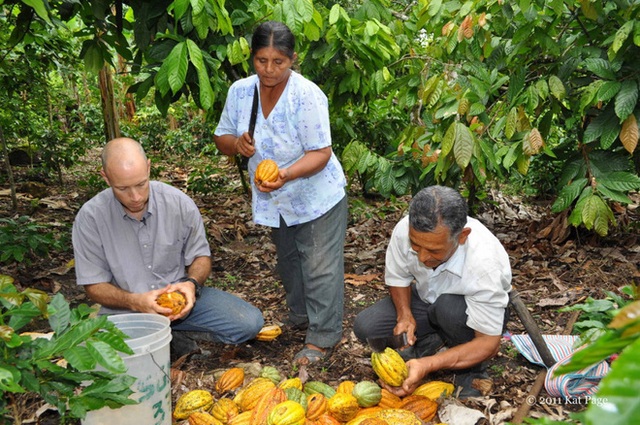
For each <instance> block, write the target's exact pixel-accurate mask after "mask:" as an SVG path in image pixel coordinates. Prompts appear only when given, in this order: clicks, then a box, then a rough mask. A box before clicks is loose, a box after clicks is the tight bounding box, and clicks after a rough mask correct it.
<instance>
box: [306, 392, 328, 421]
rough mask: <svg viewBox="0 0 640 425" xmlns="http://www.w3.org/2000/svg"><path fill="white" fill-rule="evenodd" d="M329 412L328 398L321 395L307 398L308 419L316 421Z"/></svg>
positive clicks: (312, 395)
mask: <svg viewBox="0 0 640 425" xmlns="http://www.w3.org/2000/svg"><path fill="white" fill-rule="evenodd" d="M326 411H327V398H326V397H325V396H324V395H323V394H321V393H314V394H311V395H309V396H308V397H307V419H310V420H316V419H318V418H319V417H320V416H321V415H323V414H324V413H325V412H326Z"/></svg>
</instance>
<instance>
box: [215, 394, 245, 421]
mask: <svg viewBox="0 0 640 425" xmlns="http://www.w3.org/2000/svg"><path fill="white" fill-rule="evenodd" d="M239 413H240V408H239V407H238V405H237V404H236V403H235V402H234V401H233V400H231V399H230V398H227V397H222V398H220V399H218V401H216V402H215V403H213V406H212V407H211V416H213V417H214V418H216V419H217V420H219V421H220V422H222V423H223V424H228V423H229V422H230V421H231V419H233V418H235V417H236V416H238V414H239Z"/></svg>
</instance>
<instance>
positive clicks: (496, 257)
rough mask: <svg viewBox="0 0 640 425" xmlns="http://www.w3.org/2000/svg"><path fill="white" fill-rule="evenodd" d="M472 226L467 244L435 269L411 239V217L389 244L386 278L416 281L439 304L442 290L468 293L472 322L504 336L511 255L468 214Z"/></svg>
mask: <svg viewBox="0 0 640 425" xmlns="http://www.w3.org/2000/svg"><path fill="white" fill-rule="evenodd" d="M465 227H469V228H471V233H470V234H469V236H468V237H467V240H466V242H465V243H464V245H459V246H458V248H457V249H456V251H455V252H454V253H453V255H452V256H451V258H449V259H448V260H447V261H446V262H444V263H442V264H441V265H440V266H438V267H437V268H436V269H435V270H434V269H432V268H429V267H427V266H425V265H424V264H423V263H422V262H420V260H419V258H418V255H417V253H416V251H414V250H413V249H412V248H411V242H410V240H409V216H405V217H404V218H403V219H402V220H400V221H399V222H398V224H397V225H396V227H395V228H394V229H393V233H392V235H391V240H390V241H389V246H388V248H387V255H386V259H385V261H386V264H385V283H386V284H387V285H388V286H399V287H407V286H409V285H411V283H412V282H414V281H415V284H416V289H417V290H418V294H419V295H420V298H421V299H422V300H423V301H426V302H428V303H433V302H435V300H436V299H437V298H438V297H439V296H440V295H442V294H454V295H463V296H464V298H465V301H466V302H467V316H468V319H467V326H469V327H470V328H471V329H474V330H477V331H479V332H482V333H484V334H486V335H501V334H502V327H503V321H504V320H503V319H504V310H505V308H506V307H507V304H508V303H509V291H511V265H510V262H509V255H508V254H507V252H506V251H505V249H504V247H503V246H502V244H501V243H500V241H499V240H498V238H496V237H495V236H494V235H493V234H492V233H491V232H490V231H489V229H487V228H486V227H485V226H484V225H483V224H482V223H481V222H479V221H478V220H476V219H474V218H471V217H467V224H466V225H465Z"/></svg>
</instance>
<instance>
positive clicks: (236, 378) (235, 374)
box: [216, 367, 244, 394]
mask: <svg viewBox="0 0 640 425" xmlns="http://www.w3.org/2000/svg"><path fill="white" fill-rule="evenodd" d="M243 382H244V369H242V368H241V367H232V368H231V369H227V370H226V371H225V372H224V373H223V374H222V375H220V378H218V380H217V381H216V391H217V392H218V393H220V394H223V393H226V392H228V391H233V390H235V389H236V388H238V387H240V386H242V383H243Z"/></svg>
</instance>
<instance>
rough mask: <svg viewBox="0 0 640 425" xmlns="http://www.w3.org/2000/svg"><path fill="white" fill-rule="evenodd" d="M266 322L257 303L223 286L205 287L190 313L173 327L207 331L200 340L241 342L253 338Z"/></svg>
mask: <svg viewBox="0 0 640 425" xmlns="http://www.w3.org/2000/svg"><path fill="white" fill-rule="evenodd" d="M263 325H264V319H263V318H262V312H261V311H260V310H259V309H258V308H256V307H255V306H253V305H251V304H249V303H248V302H246V301H244V300H243V299H241V298H239V297H237V296H235V295H233V294H230V293H228V292H225V291H222V290H220V289H217V288H210V287H203V288H202V293H201V294H200V297H199V298H198V300H197V301H196V304H195V306H194V307H193V309H192V310H191V312H190V313H189V315H188V316H187V317H185V318H184V319H181V320H177V321H174V322H173V323H171V329H172V330H175V331H189V332H197V333H202V334H203V335H202V338H198V337H196V339H207V340H210V341H215V342H222V343H224V344H240V343H243V342H245V341H248V340H250V339H253V338H254V337H255V336H256V335H257V334H258V332H260V329H262V326H263Z"/></svg>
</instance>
